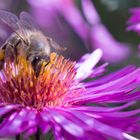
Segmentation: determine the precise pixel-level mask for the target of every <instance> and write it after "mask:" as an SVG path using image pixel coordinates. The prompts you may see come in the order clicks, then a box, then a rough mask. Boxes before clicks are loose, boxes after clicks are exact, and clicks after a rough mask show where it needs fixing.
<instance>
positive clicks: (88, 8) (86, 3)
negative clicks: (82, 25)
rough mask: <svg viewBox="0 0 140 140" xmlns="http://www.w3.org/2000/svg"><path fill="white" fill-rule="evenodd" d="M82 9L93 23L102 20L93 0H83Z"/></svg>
mask: <svg viewBox="0 0 140 140" xmlns="http://www.w3.org/2000/svg"><path fill="white" fill-rule="evenodd" d="M81 3H82V10H83V13H84V15H85V17H86V19H87V21H88V22H89V23H90V24H91V25H95V24H98V23H99V22H100V17H99V15H98V13H97V11H96V9H95V7H94V5H93V3H92V1H91V0H82V1H81Z"/></svg>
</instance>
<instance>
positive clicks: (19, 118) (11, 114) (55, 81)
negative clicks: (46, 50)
mask: <svg viewBox="0 0 140 140" xmlns="http://www.w3.org/2000/svg"><path fill="white" fill-rule="evenodd" d="M101 56H102V52H101V50H99V49H98V50H96V51H95V52H93V53H92V54H87V55H85V56H84V57H83V58H82V59H81V60H80V61H79V63H75V62H72V61H70V60H68V59H65V58H64V57H63V56H61V55H60V56H59V55H57V54H56V53H51V54H50V62H49V63H47V62H44V63H43V64H42V67H41V69H40V73H39V75H38V76H37V75H36V73H35V70H34V69H33V67H32V65H31V63H30V62H29V61H27V60H26V59H25V57H24V56H18V58H17V60H16V61H14V62H11V61H10V60H9V59H8V60H5V63H4V67H3V69H2V70H1V71H0V101H1V103H0V116H1V123H0V137H11V136H16V138H17V139H19V135H22V136H23V137H24V138H27V137H28V136H30V135H33V134H35V137H36V139H39V134H42V135H43V134H46V133H47V132H50V131H52V133H53V135H54V137H55V139H56V140H63V139H67V140H69V139H70V140H71V139H80V140H81V139H83V140H84V139H89V140H90V139H92V140H93V139H98V140H104V139H107V138H113V139H118V140H121V139H130V140H137V139H136V138H134V137H133V136H131V135H130V134H129V133H133V132H137V131H138V132H140V125H139V117H138V116H137V115H138V113H139V112H140V110H139V109H137V110H131V111H125V109H126V108H128V107H129V106H131V105H133V104H134V102H135V101H136V100H138V99H139V98H140V93H139V92H135V91H134V89H136V88H137V87H138V85H139V77H138V75H139V74H140V69H137V68H135V67H134V66H128V67H126V68H124V69H122V70H120V71H117V72H115V73H113V74H110V75H108V76H105V77H103V78H99V79H98V80H94V81H92V80H90V81H89V82H84V79H87V78H88V77H89V78H90V77H93V75H94V73H95V74H97V73H98V74H99V73H100V74H101V73H103V72H104V70H105V66H106V65H102V66H99V67H96V68H94V67H95V65H96V64H97V63H98V61H99V60H100V58H101ZM91 58H92V60H91ZM84 68H85V69H84ZM126 102H128V103H126ZM90 103H94V106H91V105H90ZM108 103H119V104H118V105H119V106H116V107H110V106H108ZM120 103H123V104H121V105H120Z"/></svg>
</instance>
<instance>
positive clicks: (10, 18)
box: [0, 10, 64, 71]
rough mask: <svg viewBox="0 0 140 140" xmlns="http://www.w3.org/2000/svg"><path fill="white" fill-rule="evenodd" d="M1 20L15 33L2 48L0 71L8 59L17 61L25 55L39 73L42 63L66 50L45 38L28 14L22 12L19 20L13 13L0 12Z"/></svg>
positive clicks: (0, 50)
mask: <svg viewBox="0 0 140 140" xmlns="http://www.w3.org/2000/svg"><path fill="white" fill-rule="evenodd" d="M0 20H1V21H2V22H3V23H5V24H6V25H7V26H8V27H10V28H11V29H12V31H13V33H12V34H11V35H10V37H9V38H8V39H7V40H6V41H5V43H4V44H3V45H2V46H1V47H0V69H2V67H3V64H4V62H5V60H6V59H9V60H11V61H15V60H16V58H17V56H18V55H25V56H26V59H27V60H29V61H30V62H31V64H32V66H33V68H34V69H35V71H39V64H40V62H42V61H49V55H50V53H51V52H52V51H58V50H63V49H64V48H61V47H60V46H59V45H58V44H57V43H56V42H55V41H53V40H52V39H51V38H50V37H47V36H45V35H44V34H43V33H42V32H41V31H40V30H39V28H38V26H37V25H36V24H35V22H34V20H33V18H32V17H31V16H30V15H29V14H28V13H27V12H21V13H20V16H19V18H18V17H17V16H16V15H14V14H13V13H11V12H8V11H4V10H0Z"/></svg>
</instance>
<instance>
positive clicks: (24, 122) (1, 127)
mask: <svg viewBox="0 0 140 140" xmlns="http://www.w3.org/2000/svg"><path fill="white" fill-rule="evenodd" d="M35 124H36V122H35V112H34V111H33V110H30V109H23V110H21V111H19V112H15V113H13V114H11V115H10V116H9V117H8V118H7V119H6V120H4V121H3V122H2V123H1V124H0V136H5V135H7V136H11V135H17V134H19V133H21V132H23V131H25V130H26V129H29V128H30V127H33V126H34V125H35Z"/></svg>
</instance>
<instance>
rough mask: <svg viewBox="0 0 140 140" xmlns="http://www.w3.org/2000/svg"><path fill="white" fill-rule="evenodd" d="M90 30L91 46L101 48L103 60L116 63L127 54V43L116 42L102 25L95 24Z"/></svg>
mask: <svg viewBox="0 0 140 140" xmlns="http://www.w3.org/2000/svg"><path fill="white" fill-rule="evenodd" d="M91 31H92V32H91V41H92V47H94V48H100V49H102V51H103V54H104V55H103V58H104V60H106V61H109V62H111V63H117V62H119V61H122V60H123V59H124V58H126V57H127V56H128V55H129V48H128V45H127V44H123V43H120V42H117V41H116V40H115V39H114V38H113V37H112V35H111V34H110V33H109V32H108V30H107V28H106V27H105V26H104V25H102V24H98V25H95V26H94V27H93V28H92V30H91ZM118 52H119V53H118Z"/></svg>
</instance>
